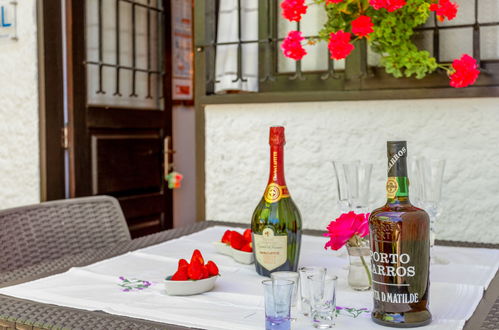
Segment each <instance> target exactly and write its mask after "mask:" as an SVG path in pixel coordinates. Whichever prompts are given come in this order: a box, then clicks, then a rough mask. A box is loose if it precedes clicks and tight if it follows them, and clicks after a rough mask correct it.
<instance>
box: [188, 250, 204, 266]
mask: <svg viewBox="0 0 499 330" xmlns="http://www.w3.org/2000/svg"><path fill="white" fill-rule="evenodd" d="M195 260H196V261H198V262H199V263H200V264H201V265H204V259H203V255H202V254H201V252H200V251H199V250H198V249H196V250H194V252H192V257H191V264H192V263H193V262H194V261H195Z"/></svg>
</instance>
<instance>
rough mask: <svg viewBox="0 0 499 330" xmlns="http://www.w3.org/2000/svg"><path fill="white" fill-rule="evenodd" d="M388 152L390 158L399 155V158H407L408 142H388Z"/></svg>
mask: <svg viewBox="0 0 499 330" xmlns="http://www.w3.org/2000/svg"><path fill="white" fill-rule="evenodd" d="M386 149H387V150H386V151H387V153H388V157H391V156H394V155H398V157H397V158H400V157H407V141H387V142H386Z"/></svg>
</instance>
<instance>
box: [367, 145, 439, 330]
mask: <svg viewBox="0 0 499 330" xmlns="http://www.w3.org/2000/svg"><path fill="white" fill-rule="evenodd" d="M387 147H388V181H387V184H386V193H387V202H386V204H385V205H384V206H382V207H380V208H378V209H376V210H374V211H373V212H372V213H371V215H370V217H369V228H370V244H371V267H372V269H371V270H372V275H373V298H374V308H373V311H372V319H373V321H374V322H375V323H378V324H381V325H386V326H391V327H398V328H408V327H417V326H423V325H426V324H429V323H430V322H431V313H430V311H429V310H428V299H429V285H430V280H429V266H430V220H429V217H428V214H427V213H426V212H425V211H423V210H422V209H419V208H417V207H415V206H413V205H412V204H411V202H410V201H409V179H408V177H407V143H406V142H405V141H388V143H387Z"/></svg>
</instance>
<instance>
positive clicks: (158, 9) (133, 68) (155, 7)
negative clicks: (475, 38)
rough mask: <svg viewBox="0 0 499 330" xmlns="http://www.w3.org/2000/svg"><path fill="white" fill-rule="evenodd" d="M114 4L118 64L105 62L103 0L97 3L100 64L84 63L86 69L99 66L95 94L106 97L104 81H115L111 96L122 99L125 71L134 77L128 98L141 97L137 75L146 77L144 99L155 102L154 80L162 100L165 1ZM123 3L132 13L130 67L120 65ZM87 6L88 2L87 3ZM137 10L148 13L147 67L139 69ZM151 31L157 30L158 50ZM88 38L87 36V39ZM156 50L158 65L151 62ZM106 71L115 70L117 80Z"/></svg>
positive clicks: (129, 0) (117, 0) (118, 0)
mask: <svg viewBox="0 0 499 330" xmlns="http://www.w3.org/2000/svg"><path fill="white" fill-rule="evenodd" d="M105 1H110V0H105ZM114 1H115V13H114V14H115V19H116V26H115V32H114V33H115V39H116V40H115V41H114V42H115V48H116V49H115V62H114V63H111V62H106V61H104V55H103V52H104V42H105V40H104V37H103V33H104V28H103V22H104V19H105V17H104V15H105V14H106V13H105V12H104V10H103V0H97V22H98V23H97V24H98V33H97V39H98V47H97V48H98V49H97V54H98V55H97V61H95V60H88V56H87V61H85V64H86V65H90V66H97V67H98V87H97V90H95V93H96V94H106V93H107V92H109V91H106V90H104V83H103V81H104V79H115V86H116V87H115V90H114V91H112V93H113V94H112V95H113V96H115V97H122V96H123V94H122V86H121V83H120V81H121V78H122V75H121V73H122V72H123V71H124V70H125V71H130V72H131V74H132V78H131V82H130V83H131V86H130V90H131V93H130V94H129V95H125V96H127V97H131V98H138V97H139V95H138V94H137V73H144V74H146V75H147V92H146V95H145V96H144V98H145V99H153V91H152V83H151V82H152V80H153V79H156V83H157V86H158V89H157V93H156V94H155V95H156V98H157V99H158V100H159V99H162V98H163V94H162V87H161V86H162V82H163V76H164V74H165V73H164V68H163V60H162V54H163V46H164V45H162V40H163V33H164V32H163V31H164V28H163V22H164V19H165V18H164V15H165V12H164V9H163V6H162V0H147V2H145V1H143V2H138V1H133V0H114ZM123 3H126V4H128V5H129V7H130V12H131V26H130V30H131V32H130V38H131V54H130V59H131V65H124V64H122V63H121V56H122V51H123V47H122V44H121V41H120V39H121V33H122V31H121V30H120V28H121V25H122V18H121V11H120V9H121V6H122V5H123ZM87 4H88V0H87ZM137 8H142V9H144V10H146V35H145V40H146V65H145V67H144V66H138V64H137V39H138V33H137V28H136V27H137V21H136V16H137ZM153 15H155V16H156V20H155V21H153V20H152V17H153ZM152 29H156V31H157V36H158V38H157V40H158V43H159V45H157V47H153V46H152V43H151V39H152ZM87 37H88V36H87ZM153 49H157V54H156V56H157V61H156V63H153V61H152V56H153ZM105 67H108V68H113V69H114V70H115V75H114V77H111V76H106V75H105V74H104V73H103V69H104V68H105Z"/></svg>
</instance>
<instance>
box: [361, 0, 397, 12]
mask: <svg viewBox="0 0 499 330" xmlns="http://www.w3.org/2000/svg"><path fill="white" fill-rule="evenodd" d="M369 4H370V5H371V6H373V8H374V9H376V10H379V9H381V8H385V9H386V10H388V11H389V12H390V13H391V12H393V11H395V10H397V9H400V8H402V7H404V6H405V4H406V0H369Z"/></svg>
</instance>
